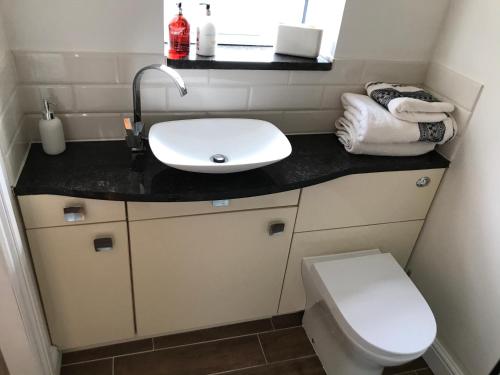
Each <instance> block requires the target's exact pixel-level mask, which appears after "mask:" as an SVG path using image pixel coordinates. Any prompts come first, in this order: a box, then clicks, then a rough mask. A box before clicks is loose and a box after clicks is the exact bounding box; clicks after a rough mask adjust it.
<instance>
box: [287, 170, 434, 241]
mask: <svg viewBox="0 0 500 375" xmlns="http://www.w3.org/2000/svg"><path fill="white" fill-rule="evenodd" d="M443 173H444V169H429V170H421V171H402V172H383V173H365V174H357V175H351V176H345V177H341V178H338V179H335V180H332V181H329V182H325V183H323V184H319V185H315V186H311V187H308V188H305V189H303V191H302V196H301V198H300V205H299V213H298V215H297V225H296V226H295V231H296V232H306V231H311V230H320V229H334V228H345V227H354V226H359V225H369V224H382V223H393V222H397V221H408V220H422V219H425V216H426V215H427V211H428V210H429V207H430V205H431V202H432V199H433V198H434V194H435V193H436V190H437V188H438V186H439V183H440V181H441V177H442V175H443ZM425 177H427V178H428V179H429V180H428V183H427V184H426V185H425V186H421V187H419V186H417V182H424V181H423V180H420V179H421V178H425ZM419 180H420V181H419Z"/></svg>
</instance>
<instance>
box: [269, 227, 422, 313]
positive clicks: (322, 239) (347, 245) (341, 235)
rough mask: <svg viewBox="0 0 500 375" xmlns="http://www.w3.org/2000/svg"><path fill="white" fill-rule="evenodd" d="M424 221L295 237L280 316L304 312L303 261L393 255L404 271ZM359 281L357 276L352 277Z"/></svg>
mask: <svg viewBox="0 0 500 375" xmlns="http://www.w3.org/2000/svg"><path fill="white" fill-rule="evenodd" d="M423 223H424V222H423V220H418V221H408V222H401V223H392V224H379V225H367V226H362V227H353V228H342V229H332V230H321V231H315V232H305V233H295V234H294V236H293V241H292V248H291V250H290V257H289V260H288V266H287V269H286V275H285V282H284V285H283V293H282V296H281V302H280V308H279V313H280V314H285V313H289V312H293V311H298V310H302V309H303V308H304V306H305V301H306V300H305V294H304V287H303V284H302V274H301V264H302V258H304V257H311V256H319V255H328V254H336V253H343V252H348V251H357V250H370V249H380V250H381V251H383V252H390V253H392V255H393V256H394V258H396V260H397V261H398V262H399V264H401V266H402V267H404V266H405V265H406V263H407V261H408V258H409V257H410V254H411V251H412V249H413V246H414V245H415V241H416V240H417V238H418V234H419V233H420V229H421V228H422V225H423ZM353 277H356V275H353Z"/></svg>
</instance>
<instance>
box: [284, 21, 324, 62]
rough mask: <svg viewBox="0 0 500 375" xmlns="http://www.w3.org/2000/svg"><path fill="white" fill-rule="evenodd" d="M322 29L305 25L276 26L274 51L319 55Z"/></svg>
mask: <svg viewBox="0 0 500 375" xmlns="http://www.w3.org/2000/svg"><path fill="white" fill-rule="evenodd" d="M322 37H323V30H322V29H317V28H315V27H312V26H307V25H286V24H281V25H279V26H278V38H277V40H276V47H275V52H276V53H280V54H283V55H292V56H300V57H308V58H312V59H315V58H317V57H318V56H319V50H320V47H321V38H322Z"/></svg>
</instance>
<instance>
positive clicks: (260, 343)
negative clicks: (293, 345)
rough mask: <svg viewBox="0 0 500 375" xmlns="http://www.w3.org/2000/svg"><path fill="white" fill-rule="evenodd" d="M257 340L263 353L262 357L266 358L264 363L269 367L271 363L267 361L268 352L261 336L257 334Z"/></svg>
mask: <svg viewBox="0 0 500 375" xmlns="http://www.w3.org/2000/svg"><path fill="white" fill-rule="evenodd" d="M257 340H258V341H259V346H260V350H261V352H262V355H263V356H264V362H265V363H266V365H267V364H268V363H269V361H268V360H267V357H266V352H265V351H264V347H263V346H262V341H261V340H260V334H257Z"/></svg>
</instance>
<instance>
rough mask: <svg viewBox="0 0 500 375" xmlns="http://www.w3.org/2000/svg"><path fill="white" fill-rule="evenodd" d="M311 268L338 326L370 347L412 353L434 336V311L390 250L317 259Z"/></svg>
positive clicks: (389, 353)
mask: <svg viewBox="0 0 500 375" xmlns="http://www.w3.org/2000/svg"><path fill="white" fill-rule="evenodd" d="M313 270H314V271H313V272H314V273H315V274H316V275H315V278H316V279H317V281H318V282H319V287H320V291H321V294H322V296H323V298H324V299H325V301H326V303H327V305H328V307H329V308H330V310H331V311H332V314H333V315H334V317H335V319H336V320H337V322H338V324H339V326H340V327H341V329H342V330H343V331H344V333H345V334H346V335H347V336H348V337H350V338H351V339H352V340H354V342H355V343H357V344H358V345H360V346H361V347H364V348H365V349H366V350H369V351H372V352H375V353H378V354H380V355H387V356H408V355H413V354H418V353H421V352H423V351H425V350H426V349H427V348H428V347H429V346H430V345H431V344H432V342H433V341H434V338H435V337H436V321H435V320H434V316H433V314H432V311H431V310H430V308H429V306H428V305H427V302H426V301H425V300H424V298H423V297H422V295H421V294H420V292H419V291H418V289H417V288H416V287H415V285H414V284H413V282H412V281H411V280H410V278H409V277H408V276H407V275H406V273H405V272H404V271H403V269H402V268H401V267H400V266H399V264H398V263H397V262H396V260H395V259H394V258H393V256H392V255H391V254H374V255H365V256H358V257H352V258H343V259H337V260H331V261H325V262H318V263H314V265H313Z"/></svg>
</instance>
